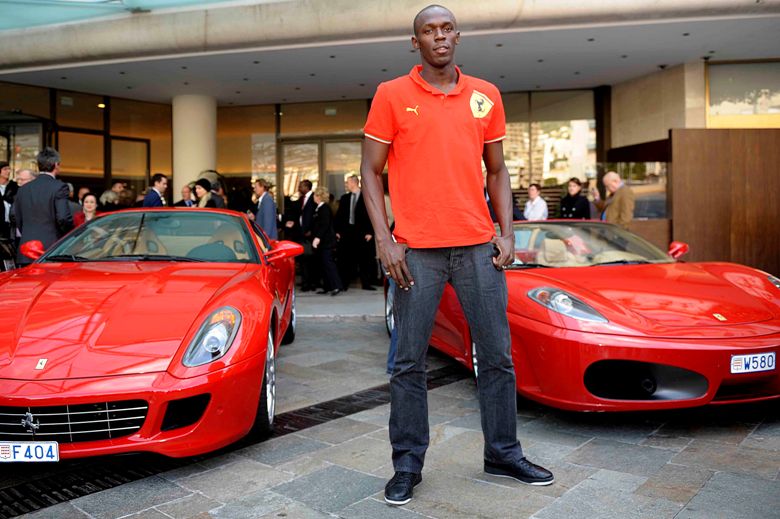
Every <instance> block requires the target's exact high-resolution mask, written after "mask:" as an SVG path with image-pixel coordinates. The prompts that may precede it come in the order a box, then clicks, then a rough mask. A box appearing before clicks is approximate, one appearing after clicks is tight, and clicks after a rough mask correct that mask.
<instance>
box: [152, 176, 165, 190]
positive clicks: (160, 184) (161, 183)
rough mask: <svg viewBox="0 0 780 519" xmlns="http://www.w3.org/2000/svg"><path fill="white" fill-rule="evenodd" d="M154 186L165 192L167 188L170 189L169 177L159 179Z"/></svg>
mask: <svg viewBox="0 0 780 519" xmlns="http://www.w3.org/2000/svg"><path fill="white" fill-rule="evenodd" d="M154 187H155V188H156V189H157V191H159V192H160V193H165V190H166V189H168V179H167V178H163V179H160V180H159V181H157V182H155V183H154Z"/></svg>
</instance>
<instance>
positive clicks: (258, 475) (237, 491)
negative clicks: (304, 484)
mask: <svg viewBox="0 0 780 519" xmlns="http://www.w3.org/2000/svg"><path fill="white" fill-rule="evenodd" d="M290 479H292V475H290V474H288V473H285V472H281V471H279V470H276V469H274V468H271V467H269V466H267V465H264V464H262V463H258V462H256V461H254V460H250V459H245V460H244V461H240V462H236V463H231V464H230V465H227V466H226V467H225V468H218V469H214V470H211V471H209V472H204V473H203V474H198V475H195V476H190V477H188V478H182V479H179V480H177V481H176V484H177V485H180V487H181V488H186V489H187V490H189V491H191V492H199V493H201V494H203V495H205V496H206V497H210V498H211V499H216V500H218V501H221V502H223V503H227V502H230V501H233V500H237V499H240V498H241V497H243V496H246V495H248V494H251V493H254V492H258V491H260V490H263V489H266V488H269V487H272V486H275V485H278V484H279V483H282V482H284V481H289V480H290Z"/></svg>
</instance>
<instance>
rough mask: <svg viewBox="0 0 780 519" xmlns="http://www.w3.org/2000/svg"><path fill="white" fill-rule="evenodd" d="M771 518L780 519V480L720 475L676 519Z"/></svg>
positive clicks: (708, 482) (720, 473)
mask: <svg viewBox="0 0 780 519" xmlns="http://www.w3.org/2000/svg"><path fill="white" fill-rule="evenodd" d="M736 517H739V518H740V519H771V518H777V517H780V481H767V480H765V479H761V478H756V477H752V476H746V475H743V474H734V473H730V472H718V473H716V474H715V475H713V476H712V478H710V479H709V481H707V483H706V484H705V485H704V488H703V489H702V490H701V491H700V492H699V493H698V494H696V495H695V496H694V497H693V499H691V501H690V502H689V503H688V504H687V505H686V507H685V508H684V509H683V510H682V512H680V514H679V515H678V516H677V518H676V519H721V518H722V519H731V518H736Z"/></svg>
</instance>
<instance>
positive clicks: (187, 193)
mask: <svg viewBox="0 0 780 519" xmlns="http://www.w3.org/2000/svg"><path fill="white" fill-rule="evenodd" d="M181 198H182V200H189V199H190V198H192V190H191V189H190V186H184V187H183V188H181Z"/></svg>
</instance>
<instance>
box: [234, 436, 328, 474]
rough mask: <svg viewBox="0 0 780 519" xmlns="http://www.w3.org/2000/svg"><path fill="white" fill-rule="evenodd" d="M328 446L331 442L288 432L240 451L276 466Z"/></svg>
mask: <svg viewBox="0 0 780 519" xmlns="http://www.w3.org/2000/svg"><path fill="white" fill-rule="evenodd" d="M328 447H330V444H328V443H325V442H321V441H317V440H313V439H311V438H307V437H305V436H303V435H300V434H288V435H286V436H281V437H279V438H273V439H271V440H267V441H265V442H262V443H257V444H255V445H250V446H249V447H245V448H243V449H241V450H240V451H238V453H239V454H241V455H242V456H245V457H247V458H249V459H252V460H254V461H258V462H260V463H263V464H265V465H272V466H275V465H280V464H282V463H286V462H288V461H290V460H293V459H295V458H298V457H300V456H303V455H304V454H309V453H311V452H314V451H318V450H321V449H326V448H328Z"/></svg>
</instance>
